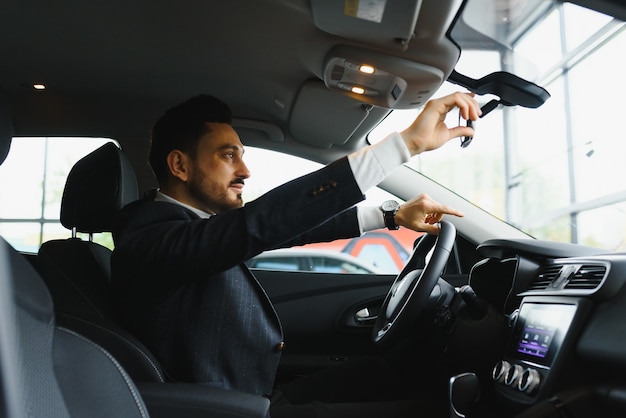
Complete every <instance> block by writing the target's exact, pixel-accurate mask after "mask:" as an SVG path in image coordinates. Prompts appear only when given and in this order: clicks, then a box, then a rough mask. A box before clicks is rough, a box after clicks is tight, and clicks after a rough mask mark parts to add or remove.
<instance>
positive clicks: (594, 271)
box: [564, 264, 606, 290]
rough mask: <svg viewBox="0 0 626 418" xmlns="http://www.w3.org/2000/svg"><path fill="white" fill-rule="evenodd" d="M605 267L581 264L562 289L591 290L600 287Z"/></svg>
mask: <svg viewBox="0 0 626 418" xmlns="http://www.w3.org/2000/svg"><path fill="white" fill-rule="evenodd" d="M605 274H606V267H605V266H602V265H593V264H583V265H582V266H580V268H579V269H578V271H577V272H576V273H575V274H574V275H573V276H572V277H571V279H570V280H569V281H568V282H567V284H565V286H564V289H569V290H591V289H595V288H597V287H598V286H600V283H602V279H604V275H605Z"/></svg>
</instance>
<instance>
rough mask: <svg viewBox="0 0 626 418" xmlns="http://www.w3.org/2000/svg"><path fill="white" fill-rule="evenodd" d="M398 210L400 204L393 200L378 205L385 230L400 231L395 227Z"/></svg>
mask: <svg viewBox="0 0 626 418" xmlns="http://www.w3.org/2000/svg"><path fill="white" fill-rule="evenodd" d="M399 208H400V204H399V203H398V202H396V201H395V200H387V201H385V202H383V204H382V205H380V210H381V211H382V212H383V219H384V220H385V226H386V227H387V229H389V230H391V231H393V230H396V229H400V227H399V226H398V225H396V219H395V217H396V212H398V209H399Z"/></svg>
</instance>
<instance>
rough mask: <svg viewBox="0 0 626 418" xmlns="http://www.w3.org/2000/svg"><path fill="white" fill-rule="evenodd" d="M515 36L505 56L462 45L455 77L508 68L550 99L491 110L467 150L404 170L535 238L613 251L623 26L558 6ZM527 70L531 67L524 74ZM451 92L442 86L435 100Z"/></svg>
mask: <svg viewBox="0 0 626 418" xmlns="http://www.w3.org/2000/svg"><path fill="white" fill-rule="evenodd" d="M516 35H519V36H516V37H515V39H516V44H514V45H513V50H512V51H511V50H509V49H506V48H501V49H502V50H503V51H485V50H477V49H475V50H470V49H465V50H464V51H463V52H462V55H461V59H460V60H459V63H458V65H457V71H459V72H461V73H464V74H468V75H470V76H472V77H474V78H477V77H481V76H484V75H486V74H488V73H491V72H493V71H497V70H500V69H505V70H506V69H512V71H513V72H515V73H516V74H519V75H521V76H522V77H525V78H527V79H529V80H530V81H534V82H535V83H537V84H538V85H540V86H542V87H544V88H546V89H547V90H548V91H549V93H550V95H551V97H550V98H549V99H548V100H547V101H546V102H545V103H544V104H543V105H542V106H541V107H540V108H539V109H528V108H523V107H504V106H500V107H499V108H498V109H496V110H494V111H493V112H492V113H490V114H488V115H487V116H485V117H484V118H481V119H479V120H478V121H477V122H476V124H475V130H476V135H475V137H474V140H473V142H472V144H471V146H470V147H468V148H466V149H461V148H460V147H459V141H458V140H456V139H455V140H452V141H450V142H449V143H448V144H446V145H445V146H444V147H443V150H442V151H437V152H432V153H426V154H424V155H423V156H419V157H416V158H413V159H412V161H411V162H410V165H411V167H413V168H414V169H416V170H418V171H420V172H421V173H423V174H425V175H426V176H428V177H430V178H432V179H433V180H435V181H437V182H439V183H440V184H442V185H444V186H446V187H448V188H450V189H452V190H454V191H455V192H456V193H458V194H460V195H461V196H463V197H465V198H466V199H468V200H469V201H471V202H472V203H475V204H476V205H478V206H480V207H481V208H484V209H485V210H487V211H489V212H491V213H492V214H494V215H496V216H498V217H500V218H502V219H504V220H506V221H507V222H509V223H511V224H513V225H515V226H517V227H519V228H520V229H522V230H524V231H526V232H527V233H529V234H531V235H533V236H534V237H536V238H539V239H547V240H554V241H560V242H573V243H581V244H586V245H592V246H597V247H601V248H604V249H607V250H623V248H624V246H625V244H624V242H623V241H624V240H623V239H622V238H621V237H623V236H625V235H626V234H624V232H626V231H624V228H625V227H624V224H625V223H626V216H625V214H626V211H625V210H624V209H625V205H626V204H625V203H624V202H625V201H626V188H625V187H624V181H623V179H624V178H626V164H624V163H623V160H624V156H625V155H626V141H623V140H621V134H620V130H619V126H620V124H621V120H622V119H623V113H624V112H623V108H624V106H623V104H622V103H621V100H622V99H621V98H622V97H624V95H625V94H626V87H625V86H624V85H622V83H615V77H618V76H617V75H616V74H618V72H619V69H618V68H617V67H616V66H615V65H616V64H615V63H616V57H620V56H622V55H623V51H624V50H626V25H624V24H620V23H619V22H617V21H614V20H612V19H611V18H610V17H607V16H603V15H601V14H599V13H596V12H592V11H590V10H588V9H585V8H582V7H579V6H576V5H573V4H569V3H565V4H561V5H557V6H556V7H555V8H553V9H551V11H550V13H549V14H547V15H546V17H545V18H543V19H539V20H538V21H537V22H536V23H535V24H534V26H533V25H531V27H530V28H529V29H528V31H526V32H522V31H520V32H519V33H516ZM480 47H484V45H472V48H480ZM492 47H494V48H495V46H492ZM530 58H532V62H529V59H530ZM533 65H534V66H536V68H537V69H538V71H535V72H534V73H532V72H529V71H525V70H526V69H527V68H530V67H532V66H533ZM590 80H592V81H593V88H590V87H589V86H590ZM459 89H461V88H460V87H459V86H456V85H445V84H444V86H443V87H442V89H441V90H440V91H439V92H438V93H437V95H436V97H439V96H441V95H444V94H448V93H450V92H452V91H457V90H459ZM607 92H610V94H608V93H607ZM477 99H478V100H479V102H480V103H481V104H483V103H484V102H485V100H486V99H485V98H484V97H481V96H478V97H477ZM418 112H419V110H418V111H402V112H397V111H394V112H392V114H391V115H390V116H389V117H388V118H387V120H386V121H385V123H384V124H381V125H380V126H379V127H378V128H377V129H376V130H375V132H372V134H370V136H369V139H370V140H371V141H372V142H375V141H377V140H380V138H382V137H383V136H384V135H385V134H386V133H387V132H389V131H391V130H401V129H404V127H406V126H407V125H408V123H410V121H412V120H413V119H414V118H415V116H416V115H417V113H418ZM452 113H454V112H452ZM458 122H459V120H458V117H457V116H455V115H454V114H451V115H450V116H449V118H448V119H447V120H446V123H447V124H448V125H456V124H457V123H458Z"/></svg>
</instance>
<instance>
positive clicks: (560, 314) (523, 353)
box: [510, 303, 576, 366]
mask: <svg viewBox="0 0 626 418" xmlns="http://www.w3.org/2000/svg"><path fill="white" fill-rule="evenodd" d="M575 312H576V306H575V305H565V304H541V303H524V304H523V305H522V307H521V309H520V313H519V316H518V319H517V322H516V326H515V332H514V338H513V345H512V347H511V352H510V354H511V355H512V356H513V357H516V358H519V359H522V360H528V361H531V362H534V363H538V364H542V365H544V366H550V365H551V363H552V360H554V358H555V356H556V354H557V352H558V350H559V349H560V347H561V344H562V343H563V339H564V338H565V335H566V334H567V330H568V329H569V326H570V324H571V322H572V318H573V317H574V313H575Z"/></svg>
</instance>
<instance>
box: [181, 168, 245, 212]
mask: <svg viewBox="0 0 626 418" xmlns="http://www.w3.org/2000/svg"><path fill="white" fill-rule="evenodd" d="M204 180H205V176H204V174H203V173H199V172H197V171H196V172H195V173H194V175H193V176H192V177H191V179H190V181H189V193H190V194H191V196H192V197H193V199H194V200H195V201H197V202H200V204H201V205H202V206H203V208H202V209H203V210H207V209H208V211H209V212H214V213H216V214H217V213H221V212H225V211H228V210H232V209H238V208H240V207H242V206H243V197H242V194H241V193H238V194H237V195H236V196H235V197H234V198H233V195H232V191H230V190H229V189H228V188H223V187H222V185H221V184H218V183H212V182H205V181H204ZM238 182H243V179H237V180H235V181H234V182H233V183H238Z"/></svg>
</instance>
